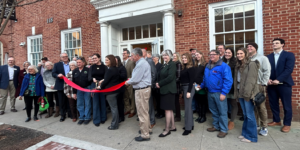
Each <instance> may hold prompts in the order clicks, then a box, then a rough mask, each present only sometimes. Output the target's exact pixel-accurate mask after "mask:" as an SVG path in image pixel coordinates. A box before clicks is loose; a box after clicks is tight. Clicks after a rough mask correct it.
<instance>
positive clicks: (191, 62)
mask: <svg viewBox="0 0 300 150" xmlns="http://www.w3.org/2000/svg"><path fill="white" fill-rule="evenodd" d="M181 56H185V57H186V59H187V64H186V65H184V64H183V62H182V69H189V68H191V67H194V65H193V58H192V55H191V54H190V53H184V54H182V55H181ZM185 67H186V68H185Z"/></svg>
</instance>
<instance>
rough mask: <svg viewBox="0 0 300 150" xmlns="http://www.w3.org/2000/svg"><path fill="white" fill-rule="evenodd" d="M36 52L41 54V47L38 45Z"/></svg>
mask: <svg viewBox="0 0 300 150" xmlns="http://www.w3.org/2000/svg"><path fill="white" fill-rule="evenodd" d="M38 41H39V40H38ZM36 52H40V45H36Z"/></svg>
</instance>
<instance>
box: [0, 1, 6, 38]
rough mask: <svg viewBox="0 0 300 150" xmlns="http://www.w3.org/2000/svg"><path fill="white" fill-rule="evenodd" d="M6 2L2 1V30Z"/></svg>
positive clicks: (0, 17)
mask: <svg viewBox="0 0 300 150" xmlns="http://www.w3.org/2000/svg"><path fill="white" fill-rule="evenodd" d="M5 6H6V0H4V1H3V3H2V11H1V16H0V27H1V28H2V22H3V18H4V14H5V9H6V7H5ZM0 35H1V34H0Z"/></svg>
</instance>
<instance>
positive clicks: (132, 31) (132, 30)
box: [129, 27, 135, 40]
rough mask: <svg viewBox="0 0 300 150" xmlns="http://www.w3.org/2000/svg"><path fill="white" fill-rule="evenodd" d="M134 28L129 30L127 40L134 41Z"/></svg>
mask: <svg viewBox="0 0 300 150" xmlns="http://www.w3.org/2000/svg"><path fill="white" fill-rule="evenodd" d="M134 39H135V37H134V27H131V28H129V40H134Z"/></svg>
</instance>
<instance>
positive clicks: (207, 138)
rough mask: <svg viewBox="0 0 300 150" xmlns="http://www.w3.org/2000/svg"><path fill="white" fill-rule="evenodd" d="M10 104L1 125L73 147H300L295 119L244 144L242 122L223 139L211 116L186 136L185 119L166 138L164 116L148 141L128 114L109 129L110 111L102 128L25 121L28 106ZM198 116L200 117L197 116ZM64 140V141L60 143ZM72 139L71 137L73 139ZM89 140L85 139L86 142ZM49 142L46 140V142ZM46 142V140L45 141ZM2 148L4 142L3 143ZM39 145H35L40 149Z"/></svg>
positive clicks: (185, 149) (243, 149) (284, 149)
mask: <svg viewBox="0 0 300 150" xmlns="http://www.w3.org/2000/svg"><path fill="white" fill-rule="evenodd" d="M9 108H10V104H9V102H7V106H6V111H5V114H4V115H2V116H0V124H1V123H5V124H12V125H18V126H23V127H27V128H31V129H35V130H39V131H43V132H45V133H48V134H53V135H54V136H52V137H51V138H49V139H47V140H48V143H49V142H50V141H53V140H55V139H56V141H54V142H59V143H62V144H67V145H70V146H74V147H78V148H81V149H98V148H95V147H94V148H92V147H93V146H99V147H102V146H103V147H102V148H103V149H123V150H133V149H136V150H168V149H172V150H176V149H178V150H218V149H224V150H253V149H260V150H299V149H300V148H299V147H300V143H299V141H300V123H299V122H293V123H292V129H291V131H290V132H289V133H282V132H281V131H280V128H281V127H269V128H268V130H269V135H268V136H266V137H263V136H259V139H258V143H242V142H240V141H239V139H237V136H239V135H240V134H241V128H242V123H243V122H242V121H239V120H236V121H235V128H234V129H233V130H231V131H229V134H228V135H227V136H226V137H225V138H223V139H220V138H218V137H217V134H218V133H217V132H215V133H209V132H207V131H206V128H208V127H211V123H212V118H211V116H210V115H208V120H207V121H206V122H205V123H203V124H199V123H196V122H195V130H193V131H192V134H190V135H188V136H182V135H181V134H182V133H183V130H182V127H183V126H184V120H183V119H182V121H181V122H176V123H175V124H176V128H177V131H176V132H172V134H171V135H169V136H167V137H165V138H159V137H158V135H159V134H160V133H161V132H162V131H163V129H164V128H165V127H164V124H165V123H164V122H165V120H164V119H157V120H156V126H155V127H154V129H153V134H152V135H151V140H150V141H148V142H136V141H135V140H134V138H135V137H136V136H139V134H138V130H139V126H138V122H137V121H136V117H133V118H130V119H128V118H127V117H126V119H125V122H122V123H121V124H120V126H119V129H118V130H112V131H111V130H108V129H107V128H108V126H109V125H110V122H111V114H108V120H107V121H106V123H105V124H101V125H100V127H95V126H94V125H93V123H92V122H91V123H90V124H88V125H81V126H79V125H77V123H73V122H72V120H71V119H69V118H68V119H66V120H65V121H64V122H62V123H61V122H59V117H58V118H54V117H51V118H48V119H46V118H44V117H45V115H44V116H43V118H40V121H38V122H35V121H33V120H32V121H30V122H28V123H25V119H26V112H25V111H23V110H22V109H23V108H24V102H23V101H19V100H16V109H17V110H18V112H17V113H13V112H10V109H9ZM195 117H196V116H195ZM59 137H61V139H70V138H71V139H73V140H72V141H73V142H71V143H70V142H69V143H68V142H67V143H66V142H64V141H63V140H58V139H59ZM60 141H61V142H60ZM69 141H70V140H69ZM81 141H82V142H83V143H87V144H88V143H90V148H89V147H80V146H82V145H83V144H80V142H81ZM84 141H85V142H84ZM43 142H45V141H43ZM44 144H46V143H44ZM88 145H89V144H88ZM0 147H1V145H0ZM36 148H37V147H31V148H29V149H30V150H31V149H36Z"/></svg>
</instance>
